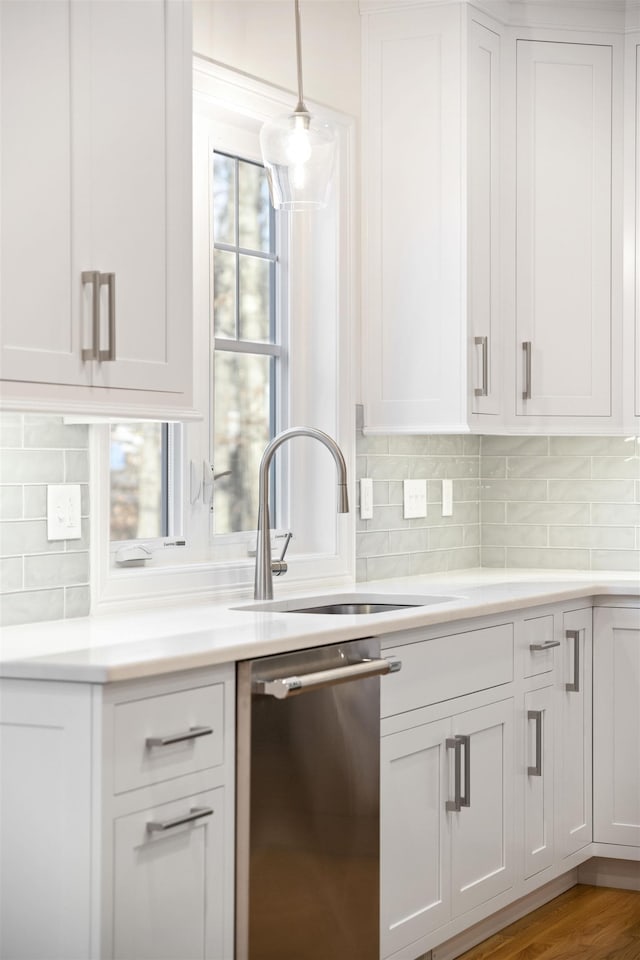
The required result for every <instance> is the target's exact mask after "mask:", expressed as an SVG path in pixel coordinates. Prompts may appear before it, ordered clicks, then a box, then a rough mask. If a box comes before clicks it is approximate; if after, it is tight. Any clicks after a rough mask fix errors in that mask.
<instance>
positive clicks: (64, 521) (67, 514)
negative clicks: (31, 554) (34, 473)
mask: <svg viewBox="0 0 640 960" xmlns="http://www.w3.org/2000/svg"><path fill="white" fill-rule="evenodd" d="M80 513H81V511H80V484H79V483H50V484H48V486H47V540H79V539H80V538H81V536H82V524H81V520H80Z"/></svg>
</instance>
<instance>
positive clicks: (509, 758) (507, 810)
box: [448, 700, 514, 916]
mask: <svg viewBox="0 0 640 960" xmlns="http://www.w3.org/2000/svg"><path fill="white" fill-rule="evenodd" d="M513 710H514V708H513V700H503V701H501V702H500V703H492V704H489V705H488V706H486V707H479V708H477V709H475V710H471V711H469V712H468V713H462V714H459V715H458V716H457V717H454V718H453V721H452V725H451V730H452V734H453V736H454V737H456V736H466V737H468V738H469V739H468V746H467V748H466V749H468V751H469V753H468V755H467V756H465V749H464V748H463V749H462V751H461V759H462V764H463V768H464V767H465V766H466V765H467V763H468V769H469V778H468V779H467V778H466V777H464V776H463V778H462V779H463V782H464V781H466V782H465V784H464V793H465V795H466V799H467V800H468V805H467V806H464V805H463V806H462V808H461V809H460V811H458V812H451V813H449V814H448V817H449V818H450V825H451V840H452V847H451V873H452V907H453V914H454V916H458V915H460V914H462V913H466V912H467V911H468V910H471V909H473V907H477V906H478V905H479V904H481V903H485V902H486V901H487V900H490V899H491V898H492V897H495V896H497V895H498V894H500V893H503V892H504V891H505V890H508V889H509V887H510V886H511V885H512V882H513V851H512V845H513V819H512V818H513V774H514V763H513ZM449 752H450V754H451V753H452V752H451V751H449Z"/></svg>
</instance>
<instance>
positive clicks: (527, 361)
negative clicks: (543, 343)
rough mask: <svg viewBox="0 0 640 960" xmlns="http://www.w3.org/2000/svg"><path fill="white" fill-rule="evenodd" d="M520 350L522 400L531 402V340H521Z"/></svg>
mask: <svg viewBox="0 0 640 960" xmlns="http://www.w3.org/2000/svg"><path fill="white" fill-rule="evenodd" d="M522 350H523V353H524V390H523V391H522V399H523V400H531V340H523V342H522Z"/></svg>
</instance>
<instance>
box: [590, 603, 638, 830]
mask: <svg viewBox="0 0 640 960" xmlns="http://www.w3.org/2000/svg"><path fill="white" fill-rule="evenodd" d="M593 664H594V691H593V710H594V713H593V729H594V745H593V747H594V750H593V752H594V784H593V796H594V840H596V841H598V842H600V843H620V844H628V845H630V846H636V847H640V697H639V696H638V691H639V690H640V610H638V609H633V610H622V609H615V608H605V607H602V608H598V609H596V610H595V611H594V654H593Z"/></svg>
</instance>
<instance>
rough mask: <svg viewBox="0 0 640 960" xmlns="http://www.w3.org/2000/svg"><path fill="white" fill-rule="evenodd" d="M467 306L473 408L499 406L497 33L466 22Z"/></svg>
mask: <svg viewBox="0 0 640 960" xmlns="http://www.w3.org/2000/svg"><path fill="white" fill-rule="evenodd" d="M468 59H469V76H468V86H469V107H468V118H469V128H468V171H469V173H468V242H467V247H468V249H467V257H468V291H467V295H468V311H469V333H470V336H471V344H470V356H471V365H470V366H471V369H470V376H469V382H470V384H471V396H472V404H471V409H472V410H473V412H474V413H488V414H498V413H499V412H500V393H501V391H500V381H501V370H500V347H501V343H500V317H499V303H500V290H499V285H500V270H499V257H500V244H499V222H500V186H499V184H500V170H499V149H500V120H499V118H500V101H499V90H500V37H499V36H498V34H497V33H494V32H493V31H492V30H489V29H488V28H487V27H485V26H483V25H482V24H480V23H478V22H477V21H476V20H472V21H471V22H470V24H469V40H468Z"/></svg>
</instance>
